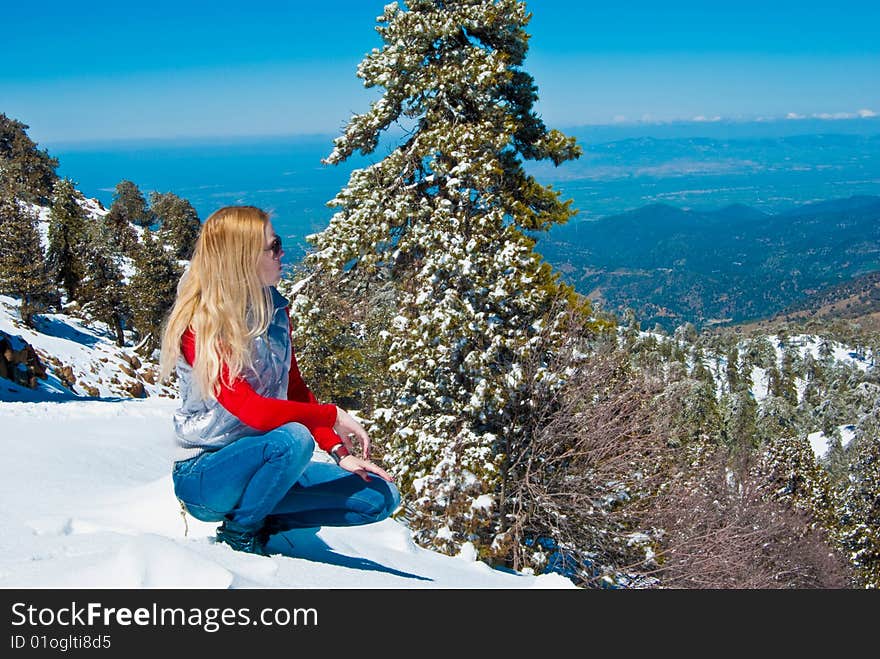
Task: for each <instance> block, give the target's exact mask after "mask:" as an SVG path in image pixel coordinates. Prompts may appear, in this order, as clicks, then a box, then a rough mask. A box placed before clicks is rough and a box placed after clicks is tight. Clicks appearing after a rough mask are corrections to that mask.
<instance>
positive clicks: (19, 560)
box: [0, 398, 573, 588]
mask: <svg viewBox="0 0 880 659" xmlns="http://www.w3.org/2000/svg"><path fill="white" fill-rule="evenodd" d="M175 404H176V403H175V401H174V400H173V399H167V398H165V399H163V398H152V399H142V400H134V399H132V400H120V401H108V402H103V401H94V400H90V401H77V400H71V401H68V402H41V403H21V402H0V428H2V437H0V447H2V455H3V459H2V461H0V519H2V520H3V532H2V533H0V587H4V588H7V587H40V588H42V587H52V588H68V587H77V588H91V587H95V588H97V587H101V588H152V587H165V588H260V587H269V588H336V587H338V588H560V587H564V588H570V587H573V586H572V584H571V582H570V581H569V580H567V579H565V578H563V577H561V576H559V575H542V576H537V577H536V576H530V575H522V574H514V573H510V572H504V571H500V570H495V569H492V568H490V567H489V566H488V565H486V564H485V563H483V562H480V561H476V560H474V557H473V555H463V556H458V557H450V556H444V555H441V554H438V553H435V552H432V551H428V550H426V549H422V548H420V547H417V546H416V545H415V544H414V543H413V542H412V540H411V536H410V532H409V530H408V529H407V528H406V527H405V526H404V525H403V524H401V523H399V522H397V521H395V520H392V519H389V520H385V521H383V522H380V523H378V524H373V525H369V526H363V527H356V528H326V527H325V528H320V529H299V530H296V531H291V532H288V533H287V534H284V535H283V536H275V538H274V539H273V542H272V544H271V545H270V547H271V548H272V549H273V550H277V551H279V552H282V555H277V556H271V557H263V556H254V555H250V554H244V553H240V552H235V551H233V550H232V549H230V548H229V547H227V546H226V545H219V544H215V543H214V541H213V531H214V527H215V525H213V524H207V523H204V522H200V521H198V520H195V519H193V518H192V517H189V516H187V518H186V525H185V524H184V518H183V517H182V516H181V512H180V508H179V505H178V503H177V500H176V499H175V498H174V495H173V492H172V487H171V476H170V466H171V461H170V457H169V456H170V453H171V443H170V435H169V432H170V415H171V412H172V410H173V409H174V406H175ZM316 459H317V458H316ZM187 526H188V532H187V531H186V527H187Z"/></svg>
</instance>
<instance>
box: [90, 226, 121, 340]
mask: <svg viewBox="0 0 880 659" xmlns="http://www.w3.org/2000/svg"><path fill="white" fill-rule="evenodd" d="M87 238H88V239H87V241H86V246H85V256H84V260H85V261H86V262H88V264H89V268H88V271H87V273H86V276H85V277H84V278H83V280H82V287H81V289H80V293H81V300H82V303H83V304H82V306H83V309H84V310H85V311H87V312H88V313H90V314H91V315H92V316H93V317H95V318H97V319H99V320H101V321H103V322H105V323H107V325H108V326H109V327H110V329H111V330H112V331H113V333H114V335H115V337H116V345H118V346H119V347H120V348H121V347H122V346H124V345H125V334H124V329H125V327H126V325H127V323H128V320H129V319H130V316H131V309H130V307H129V305H128V300H127V292H126V287H125V284H124V283H123V277H122V268H121V266H122V264H121V261H122V257H121V256H120V255H119V253H118V252H117V251H116V248H115V242H114V238H113V236H112V234H111V232H110V228H109V226H108V225H107V224H106V223H104V222H93V223H91V224H90V225H89V231H88V232H87Z"/></svg>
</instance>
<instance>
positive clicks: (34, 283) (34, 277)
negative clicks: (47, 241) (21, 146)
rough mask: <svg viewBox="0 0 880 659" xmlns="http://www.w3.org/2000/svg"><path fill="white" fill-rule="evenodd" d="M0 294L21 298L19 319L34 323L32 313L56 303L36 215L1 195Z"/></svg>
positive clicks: (56, 295) (22, 205)
mask: <svg viewBox="0 0 880 659" xmlns="http://www.w3.org/2000/svg"><path fill="white" fill-rule="evenodd" d="M0 293H6V294H8V295H12V296H14V297H18V298H20V299H21V319H22V321H24V323H25V324H26V325H33V316H34V314H35V313H39V312H40V311H43V310H44V309H45V308H46V307H47V306H48V305H55V306H57V303H58V299H57V298H58V294H57V292H56V291H55V288H54V286H52V282H51V279H50V277H49V271H48V269H47V268H46V259H45V255H44V254H43V247H42V245H41V243H40V233H39V230H38V229H37V216H36V213H34V212H33V211H32V210H31V208H30V207H29V206H27V205H25V204H22V203H19V202H18V201H17V200H16V199H14V198H10V197H6V196H4V195H2V194H0Z"/></svg>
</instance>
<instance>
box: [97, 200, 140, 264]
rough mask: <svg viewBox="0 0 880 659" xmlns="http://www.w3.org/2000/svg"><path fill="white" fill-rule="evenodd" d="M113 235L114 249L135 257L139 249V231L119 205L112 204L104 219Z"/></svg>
mask: <svg viewBox="0 0 880 659" xmlns="http://www.w3.org/2000/svg"><path fill="white" fill-rule="evenodd" d="M102 222H103V224H105V225H106V226H107V229H108V231H109V235H110V236H111V240H112V245H113V248H114V251H115V252H116V253H118V254H120V255H124V256H128V257H130V258H134V255H135V254H136V253H137V250H138V245H139V244H138V237H137V232H136V231H135V229H134V227H133V226H132V225H131V223H130V222H129V221H128V220H127V219H126V218H125V215H124V213H123V211H122V210H121V208H120V207H119V206H116V205H114V206H111V207H110V210H109V212H108V213H107V214H106V215H105V216H104V219H103V220H102Z"/></svg>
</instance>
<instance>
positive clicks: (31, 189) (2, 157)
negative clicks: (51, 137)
mask: <svg viewBox="0 0 880 659" xmlns="http://www.w3.org/2000/svg"><path fill="white" fill-rule="evenodd" d="M27 129H28V126H27V125H25V124H23V123H21V122H20V121H16V120H15V119H10V118H9V117H7V116H6V115H5V114H3V113H2V112H0V195H2V196H5V197H15V198H18V199H21V200H23V201H27V202H31V203H37V204H42V203H45V202H46V201H47V200H48V199H49V196H50V195H51V194H52V187H53V186H54V185H55V181H56V180H57V178H58V175H57V174H56V173H55V170H56V168H57V167H58V160H56V159H55V158H52V157H50V156H49V154H48V153H47V152H46V151H45V150H40V149H38V148H37V145H36V143H35V142H33V140H31V139H30V138H29V137H28V135H27Z"/></svg>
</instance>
